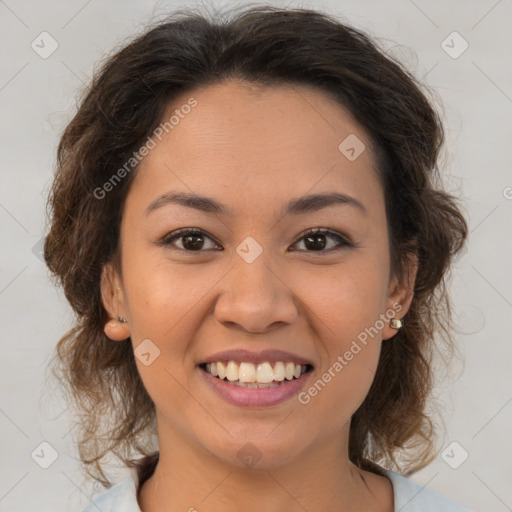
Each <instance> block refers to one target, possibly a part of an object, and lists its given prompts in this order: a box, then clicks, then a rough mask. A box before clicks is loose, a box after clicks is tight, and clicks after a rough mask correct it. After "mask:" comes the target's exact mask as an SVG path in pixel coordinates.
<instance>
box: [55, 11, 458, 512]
mask: <svg viewBox="0 0 512 512" xmlns="http://www.w3.org/2000/svg"><path fill="white" fill-rule="evenodd" d="M230 15H231V16H230V17H227V18H226V19H222V20H219V19H209V18H208V17H207V16H204V15H202V14H199V13H197V12H191V11H184V12H183V11H181V12H176V13H175V14H174V15H173V16H171V17H170V19H168V20H166V21H165V22H162V23H159V24H158V25H157V26H155V27H152V28H150V29H148V30H147V31H146V33H145V34H143V35H142V36H140V37H138V38H137V39H136V40H135V41H133V42H132V43H131V44H129V45H128V46H126V47H125V48H123V49H122V50H121V51H119V52H118V53H117V54H116V55H114V56H112V57H111V58H109V59H108V60H107V61H106V63H105V64H104V66H103V68H102V69H101V70H100V72H99V73H98V75H97V76H96V78H95V79H94V80H93V83H92V84H91V86H90V88H89V89H88V91H87V94H86V95H85V97H84V99H83V101H82V103H81V105H80V107H79V109H78V112H77V114H76V115H75V117H74V119H73V120H72V121H71V123H70V124H69V126H68V127H67V129H66V130H65V132H64V134H63V137H62V140H61V142H60V145H59V150H58V170H57V174H56V176H55V182H54V185H53V189H52V193H51V197H50V207H51V210H52V219H51V230H50V232H49V234H48V236H47V238H46V243H45V258H46V262H47V264H48V266H49V268H50V269H51V270H52V272H53V273H54V274H55V275H56V276H57V277H58V278H59V279H60V282H61V284H62V286H63V287H64V290H65V293H66V297H67V298H68V300H69V302H70V304H71V305H72V307H73V308H74V310H75V311H76V312H77V315H78V318H77V323H76V326H75V327H74V328H73V329H72V330H71V331H70V332H68V333H67V334H66V335H65V336H64V337H63V338H62V339H61V341H60V342H59V344H58V347H57V362H58V363H59V366H58V369H56V372H57V373H58V374H59V375H61V377H62V378H63V379H64V380H65V382H66V383H67V385H68V386H69V390H70V391H71V393H72V396H73V397H74V399H75V402H76V406H77V407H78V410H79V412H80V421H79V426H80V429H81V435H80V438H79V439H78V447H79V453H80V457H81V460H82V461H83V463H84V464H85V467H86V469H87V471H88V473H89V474H90V475H91V476H93V477H94V478H95V479H96V480H97V481H98V482H101V483H103V484H104V486H105V487H109V489H108V490H106V491H105V492H103V493H102V494H101V495H100V496H98V497H97V498H96V499H95V500H94V503H91V505H90V506H88V507H87V508H86V511H87V512H89V511H90V510H97V509H98V508H99V509H101V510H102V511H103V512H106V511H124V512H126V511H142V512H153V511H157V510H166V511H170V512H174V511H178V510H180V511H181V510H189V511H193V510H199V511H203V510H204V511H220V510H222V511H231V510H240V509H243V510H245V511H251V512H252V511H259V510H272V511H285V510H286V511H295V510H297V511H299V510H308V511H315V510H350V511H355V512H357V511H363V510H365V511H367V510H372V511H382V512H391V511H397V510H401V511H404V512H406V511H420V510H421V511H423V510H453V511H463V510H466V509H464V508H462V507H461V506H459V505H457V504H456V503H454V502H452V501H450V500H448V499H447V498H445V497H442V496H440V495H439V494H437V493H435V492H434V491H432V490H429V489H425V488H422V487H421V486H419V485H417V484H415V483H413V482H412V481H410V480H408V479H407V478H406V477H405V476H407V475H410V474H412V473H413V472H414V471H417V470H418V469H420V468H422V467H424V466H425V465H426V464H427V463H428V462H430V461H431V460H432V458H433V457H434V456H435V451H436V449H435V443H434V441H435V438H434V433H435V429H434V424H433V421H432V420H431V419H430V418H429V416H428V415H427V414H426V412H425V408H426V404H427V401H428V398H429V395H430V391H431V386H432V369H431V357H432V353H433V350H434V348H435V343H437V342H440V341H443V340H444V341H445V342H447V343H448V346H450V343H451V338H450V332H449V330H448V328H447V325H448V322H449V311H450V310H449V305H450V302H449V297H448V295H447V293H446V291H445V289H444V279H445V276H446V273H447V271H448V269H449V268H450V263H451V261H452V258H453V256H454V255H455V254H456V253H457V252H458V251H459V250H460V248H461V247H462V245H463V242H464V240H465V237H466V233H467V226H466V222H465V220H464V217H463V216H462V214H461V212H460V210H459V208H458V206H457V202H456V200H455V199H454V198H453V197H451V196H449V195H448V194H446V193H445V192H443V191H442V190H440V189H439V188H438V187H437V181H436V180H437V168H436V160H437V155H438V151H439V148H440V146H441V144H442V141H443V132H442V126H441V124H440V121H439V118H438V116H437V114H436V112H435V110H434V109H433V108H432V106H431V105H430V103H429V101H428V100H427V99H426V97H425V95H424V94H423V93H422V92H421V90H420V87H419V85H418V84H417V83H416V82H415V80H414V78H413V77H412V76H411V75H410V74H408V73H407V72H406V71H405V70H404V69H403V68H402V67H401V66H400V65H399V64H397V63H395V62H394V61H393V60H391V59H390V58H389V57H386V56H385V55H384V54H383V52H382V51H381V50H379V49H378V48H377V47H376V45H375V44H374V43H373V42H372V41H371V40H369V39H368V38H367V36H365V35H364V34H363V33H361V32H359V31H357V30H355V29H353V28H350V27H348V26H346V25H343V24H341V23H340V22H339V21H338V20H335V19H333V18H331V17H329V16H327V15H325V14H321V13H319V12H315V11H312V10H307V9H278V8H275V7H253V8H246V9H243V10H242V11H241V12H234V11H233V12H231V13H230ZM151 434H156V440H155V439H154V438H151V437H150V436H151ZM112 454H113V455H117V456H118V457H119V458H120V459H121V460H122V461H123V463H124V464H125V465H126V466H127V467H130V468H131V470H130V475H129V476H127V477H126V478H124V479H122V480H121V481H120V482H119V483H117V484H116V485H114V486H112V482H111V481H110V480H109V478H108V477H107V475H106V474H105V471H104V469H105V462H104V461H105V458H106V457H107V456H109V455H112ZM141 455H142V456H143V457H141Z"/></svg>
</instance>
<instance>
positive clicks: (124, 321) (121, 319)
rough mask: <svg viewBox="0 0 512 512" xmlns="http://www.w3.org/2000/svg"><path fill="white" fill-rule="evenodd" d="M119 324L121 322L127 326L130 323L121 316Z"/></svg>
mask: <svg viewBox="0 0 512 512" xmlns="http://www.w3.org/2000/svg"><path fill="white" fill-rule="evenodd" d="M117 320H118V321H119V322H121V323H122V324H125V323H127V322H128V320H126V318H124V317H122V316H120V317H119V318H118V319H117Z"/></svg>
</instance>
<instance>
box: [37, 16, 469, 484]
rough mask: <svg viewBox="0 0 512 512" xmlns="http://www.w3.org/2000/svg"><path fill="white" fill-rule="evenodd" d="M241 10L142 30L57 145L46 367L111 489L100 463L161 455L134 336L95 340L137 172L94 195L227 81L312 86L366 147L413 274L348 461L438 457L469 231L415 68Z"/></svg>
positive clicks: (337, 34) (324, 29)
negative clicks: (439, 417)
mask: <svg viewBox="0 0 512 512" xmlns="http://www.w3.org/2000/svg"><path fill="white" fill-rule="evenodd" d="M236 11H237V9H234V10H232V11H230V12H227V13H226V15H227V16H226V17H225V18H224V19H223V18H221V17H218V18H213V19H210V18H209V17H208V15H207V14H203V13H202V12H197V11H195V10H190V9H189V10H181V11H176V12H175V13H173V14H172V15H171V17H170V18H169V19H166V20H164V21H163V22H159V23H157V24H155V26H153V27H150V28H148V29H147V30H146V32H145V33H144V34H142V35H140V36H138V37H137V38H136V39H135V40H134V41H132V42H131V43H130V44H128V45H127V46H125V47H124V48H122V49H121V50H120V51H118V52H117V53H116V54H115V55H113V56H111V57H109V58H108V59H107V60H106V62H105V63H104V64H103V65H102V67H101V69H100V70H99V72H97V73H96V74H95V76H94V79H93V80H92V83H91V85H90V86H89V87H88V89H87V91H85V93H84V97H83V98H82V100H81V104H80V106H79V108H78V112H77V113H76V115H75V116H74V118H73V119H72V121H71V122H70V123H69V125H68V126H67V128H66V129H65V131H64V133H63V135H62V139H61V140H60V144H59V147H58V167H57V171H56V175H55V180H54V182H53V186H52V190H51V194H50V198H49V202H48V207H49V209H50V210H51V211H50V212H49V215H50V216H51V226H50V231H49V234H48V235H47V237H46V241H45V246H44V256H45V260H46V263H47V265H48V267H49V269H50V270H51V271H52V273H53V274H54V275H55V276H56V278H58V283H59V284H60V285H62V286H63V289H64V293H65V296H66V298H67V300H68V301H69V302H70V304H71V306H72V307H73V309H74V311H75V312H76V323H75V325H74V327H73V328H72V329H71V330H70V331H69V332H67V333H66V334H65V335H64V336H63V338H62V339H61V340H60V341H59V343H58V345H57V349H56V353H55V361H56V362H57V363H58V368H57V369H55V370H54V372H55V374H56V375H58V376H59V377H61V378H62V379H63V381H64V383H65V384H66V389H67V390H68V392H69V394H70V397H71V398H72V399H73V400H74V403H75V406H76V410H77V411H78V413H79V418H78V425H79V427H80V433H79V438H78V448H79V454H80V458H81V460H82V462H83V463H84V465H85V468H86V470H87V472H88V474H89V475H91V476H93V477H94V478H95V479H96V480H97V481H99V482H101V483H103V485H104V486H106V487H109V486H110V485H111V482H110V481H109V479H108V478H107V476H106V475H105V473H104V471H103V469H104V466H103V460H104V458H105V457H106V456H107V455H109V454H114V455H116V456H118V457H119V458H121V460H122V461H123V462H124V463H125V464H126V465H128V466H137V467H138V468H139V470H140V471H141V474H146V475H147V474H148V471H151V467H154V465H155V463H156V461H157V457H158V453H157V452H154V453H153V455H152V456H151V455H150V454H151V453H152V450H150V449H149V440H148V439H149V437H148V433H149V432H150V431H152V429H153V428H154V421H155V410H154V404H153V402H152V400H151V399H150V397H149V395H148V394H147V392H146V390H145V388H144V386H143V383H142V381H141V379H140V377H139V374H138V371H137V368H136V365H135V362H134V355H133V350H132V346H131V341H130V339H128V340H126V341H124V342H115V343H114V342H112V341H110V340H109V339H108V338H107V337H106V336H105V334H104V332H103V327H104V324H105V322H106V321H107V320H108V316H107V313H106V311H105V308H104V307H103V304H102V300H101V293H100V277H101V272H102V269H103V267H104V265H105V264H106V263H107V262H109V261H118V255H119V250H120V248H119V228H120V221H121V216H122V211H123V203H124V199H125V197H126V195H127V192H128V190H129V187H130V183H131V182H132V180H133V176H134V174H135V171H136V168H135V169H134V170H133V171H132V172H130V173H129V174H128V175H127V176H126V177H125V178H123V180H121V181H120V182H119V183H118V184H116V186H115V187H112V190H111V191H110V192H109V194H108V196H107V197H106V198H104V199H103V200H99V199H98V198H97V197H96V194H95V193H94V191H95V190H98V188H101V187H102V186H103V185H104V183H106V182H107V181H108V180H109V178H111V177H112V175H113V172H114V171H115V170H116V169H119V168H120V167H121V166H122V165H123V164H124V163H125V162H126V161H127V160H128V159H129V158H130V157H131V156H132V155H133V154H134V152H136V151H137V150H138V148H140V146H141V144H142V143H143V142H144V141H145V140H146V139H147V137H148V136H149V135H151V134H152V132H153V131H154V130H155V128H156V127H157V126H158V125H159V123H160V122H161V119H162V116H163V114H164V111H165V108H166V107H167V106H168V104H169V102H171V101H172V100H173V98H175V97H177V96H178V95H179V94H182V93H183V92H187V91H193V90H194V89H196V88H198V87H206V86H208V85H210V84H214V83H219V82H222V81H225V80H227V79H231V78H232V79H240V80H243V81H246V82H250V83H253V84H260V85H266V86H276V85H305V86H310V87H313V88H316V90H318V91H319V92H323V93H325V94H327V95H329V96H330V97H332V98H335V99H336V101H338V102H339V104H341V105H343V106H344V107H345V108H347V109H348V110H349V111H350V112H351V113H352V114H353V115H354V117H355V118H356V119H357V121H358V122H359V123H360V124H361V125H362V126H363V127H364V128H365V129H366V130H367V132H368V133H369V135H370V137H371V141H372V145H373V146H374V148H375V150H376V154H377V165H378V169H379V171H380V175H381V178H382V181H383V185H384V194H385V201H386V213H387V220H388V225H389V233H390V235H389V237H390V251H391V262H392V263H391V271H392V273H393V275H396V276H398V277H403V276H404V263H405V261H406V260H407V258H408V256H409V255H410V254H411V253H412V254H415V255H416V256H417V257H418V262H419V265H418V271H417V278H416V282H415V285H414V298H413V301H412V304H411V307H410V310H409V312H408V314H407V317H406V319H405V325H404V327H403V328H402V329H401V330H400V331H399V332H398V333H397V334H396V335H395V336H394V338H393V339H392V341H389V342H385V343H383V345H382V351H381V357H380V361H379V364H378V369H377V373H376V375H375V380H374V382H373V384H372V386H371V389H370V391H369V393H368V395H367V397H366V399H365V401H364V402H363V404H362V405H361V407H360V408H359V409H358V410H357V411H356V413H355V414H354V415H353V417H352V422H351V428H350V439H349V457H350V460H351V461H352V462H353V463H355V464H356V465H358V466H359V467H361V468H362V469H369V470H371V471H376V472H379V471H380V469H379V466H378V465H377V463H379V464H382V465H384V466H387V467H388V468H389V469H395V470H399V471H401V472H406V471H407V472H408V474H410V473H411V472H413V471H415V470H417V469H419V468H421V467H423V466H424V465H426V464H427V463H428V462H429V461H430V460H431V459H432V457H433V455H432V454H433V452H434V449H435V443H434V439H435V436H434V433H435V429H434V424H433V422H432V420H431V418H430V417H429V414H427V411H426V408H427V405H428V403H427V402H428V398H429V397H430V395H431V391H432V355H433V353H434V351H433V349H434V347H435V343H436V342H437V341H438V340H444V342H445V345H446V347H448V348H451V349H453V343H452V338H451V335H450V332H449V330H448V329H447V327H446V325H448V320H449V318H450V301H449V297H448V294H447V291H446V283H445V280H446V276H447V272H448V270H449V267H450V263H451V261H452V258H453V256H454V254H455V253H456V252H457V251H459V249H460V248H461V247H462V245H463V243H464V240H465V238H466V235H467V225H466V222H465V220H464V216H463V215H462V214H461V211H460V209H459V207H458V206H457V202H456V200H455V199H454V198H453V197H452V196H450V195H449V194H447V193H445V192H443V191H442V190H441V187H440V181H439V176H438V168H437V159H438V153H439V150H440V147H441V145H442V142H443V130H442V126H441V123H440V120H439V117H438V115H437V113H436V111H435V109H434V108H433V107H432V105H431V104H430V102H429V101H428V100H427V98H426V96H425V94H424V93H423V92H422V91H421V88H420V86H419V85H418V83H417V81H416V80H415V78H414V77H413V76H412V75H411V74H410V73H409V72H407V71H406V70H405V69H404V68H403V67H402V66H401V65H400V64H399V63H398V62H395V60H394V59H393V58H392V57H389V56H386V55H385V53H384V50H382V49H379V47H378V46H377V44H376V43H375V42H373V41H372V40H370V39H369V37H368V36H366V35H365V34H363V33H362V32H360V31H358V30H356V29H354V28H351V27H350V26H347V25H345V24H343V23H341V22H340V21H339V20H337V19H335V18H334V17H332V16H330V15H328V14H323V13H319V12H317V11H313V10H309V9H281V8H277V7H271V6H258V7H249V8H247V7H246V8H245V9H242V12H236ZM120 397H122V400H120ZM140 455H144V456H147V457H146V458H144V459H142V461H141V460H139V459H138V457H139V456H140ZM399 456H400V457H399ZM399 458H400V460H399Z"/></svg>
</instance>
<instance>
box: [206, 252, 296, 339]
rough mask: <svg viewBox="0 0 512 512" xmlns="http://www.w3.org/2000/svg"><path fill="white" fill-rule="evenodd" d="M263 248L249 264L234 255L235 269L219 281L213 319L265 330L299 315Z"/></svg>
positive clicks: (286, 284) (287, 285)
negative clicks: (219, 287)
mask: <svg viewBox="0 0 512 512" xmlns="http://www.w3.org/2000/svg"><path fill="white" fill-rule="evenodd" d="M264 255H265V251H263V253H262V254H261V255H260V256H259V257H258V258H257V259H256V260H255V261H253V262H252V263H248V262H246V261H244V260H243V259H242V258H238V257H236V258H235V262H234V268H233V269H232V270H231V271H230V272H229V273H228V274H227V276H226V278H225V279H223V280H222V281H221V283H220V285H221V286H222V288H221V291H220V292H219V297H218V300H217V302H216V305H215V318H216V319H217V321H218V322H220V323H222V324H224V325H225V326H227V327H237V328H239V329H242V330H244V331H247V332H251V333H258V332H268V331H270V330H273V329H275V328H278V327H279V326H280V327H283V326H284V325H286V324H292V323H293V322H294V321H295V320H296V319H297V316H298V310H297V309H298V308H297V304H296V299H295V297H294V293H293V290H292V287H291V283H289V282H287V280H289V278H287V277H286V276H284V273H283V272H280V271H279V269H278V268H276V266H275V265H273V267H272V268H271V267H270V265H269V262H268V261H267V258H266V257H264Z"/></svg>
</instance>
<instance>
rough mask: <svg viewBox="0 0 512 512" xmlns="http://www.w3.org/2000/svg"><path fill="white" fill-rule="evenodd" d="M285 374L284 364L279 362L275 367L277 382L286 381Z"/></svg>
mask: <svg viewBox="0 0 512 512" xmlns="http://www.w3.org/2000/svg"><path fill="white" fill-rule="evenodd" d="M284 377H285V374H284V363H282V362H281V361H278V362H277V363H276V364H275V365H274V380H277V381H278V382H280V381H282V380H284Z"/></svg>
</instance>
